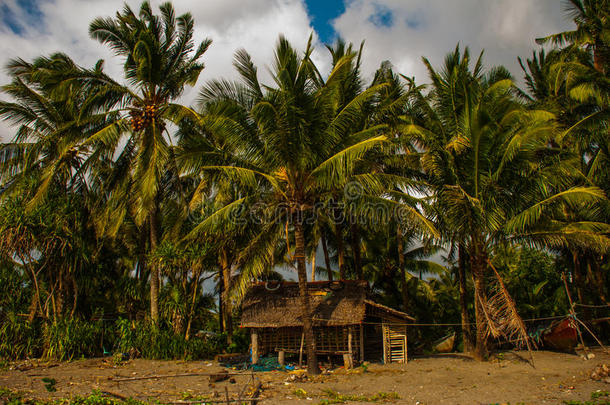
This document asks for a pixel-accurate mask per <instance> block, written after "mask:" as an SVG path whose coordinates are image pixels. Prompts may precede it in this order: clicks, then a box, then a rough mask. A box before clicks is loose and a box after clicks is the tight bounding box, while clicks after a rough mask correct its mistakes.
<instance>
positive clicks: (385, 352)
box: [241, 281, 414, 366]
mask: <svg viewBox="0 0 610 405" xmlns="http://www.w3.org/2000/svg"><path fill="white" fill-rule="evenodd" d="M308 291H309V295H310V297H311V307H312V309H313V318H314V334H315V343H316V353H317V354H320V355H323V354H325V355H343V357H344V360H345V361H346V363H347V365H348V366H349V365H351V364H352V362H353V361H354V360H359V361H364V360H366V361H383V362H384V363H390V362H401V363H406V362H407V323H409V322H412V321H414V319H413V318H412V317H410V316H409V315H407V314H405V313H404V312H400V311H397V310H395V309H392V308H389V307H386V306H384V305H381V304H378V303H376V302H373V301H372V300H370V299H369V289H368V283H367V282H366V281H334V282H329V281H320V282H311V283H308ZM241 327H245V328H250V331H251V337H252V360H253V362H257V361H258V358H259V356H262V355H269V354H274V353H278V356H279V358H280V362H282V361H283V358H284V353H299V354H300V356H302V353H303V350H304V349H303V346H304V342H303V340H304V337H303V321H302V309H301V300H300V297H299V288H298V283H295V282H282V283H278V282H275V283H260V284H257V285H255V286H253V287H252V288H251V289H250V290H249V291H248V292H247V294H246V296H245V297H244V301H243V304H242V317H241Z"/></svg>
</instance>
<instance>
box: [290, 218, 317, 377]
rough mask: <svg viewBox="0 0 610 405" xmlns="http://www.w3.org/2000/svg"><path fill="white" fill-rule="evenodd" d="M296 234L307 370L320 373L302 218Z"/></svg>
mask: <svg viewBox="0 0 610 405" xmlns="http://www.w3.org/2000/svg"><path fill="white" fill-rule="evenodd" d="M294 226H295V228H294V235H295V257H296V259H297V271H298V275H299V295H300V296H301V309H302V311H303V333H304V337H305V347H306V349H307V372H308V373H309V374H319V373H320V369H319V368H318V359H317V357H316V343H315V337H314V333H313V319H312V318H313V314H312V312H311V303H310V300H309V293H308V291H307V268H306V267H305V235H304V232H303V224H302V222H301V218H297V219H296V221H295V224H294Z"/></svg>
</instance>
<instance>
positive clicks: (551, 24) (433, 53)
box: [334, 0, 571, 82]
mask: <svg viewBox="0 0 610 405" xmlns="http://www.w3.org/2000/svg"><path fill="white" fill-rule="evenodd" d="M379 10H390V11H391V12H392V24H391V26H389V27H386V26H379V25H375V24H374V23H373V21H375V15H376V13H378V12H379ZM334 26H335V29H336V30H337V32H338V33H339V34H340V35H341V36H342V37H343V38H345V39H346V40H348V41H351V42H356V43H359V42H360V41H362V40H363V39H365V40H366V45H365V58H364V66H363V68H364V71H365V72H367V73H369V74H371V73H372V72H374V70H375V69H376V68H377V67H378V66H379V63H380V62H381V61H382V60H390V61H391V62H392V63H393V64H394V66H395V67H396V70H398V71H399V72H400V73H403V74H405V75H407V76H415V77H416V79H417V80H418V82H426V81H427V79H428V77H427V72H426V70H425V68H424V66H423V64H422V63H421V57H422V56H426V57H427V58H428V59H429V60H430V61H431V62H432V64H433V65H435V66H438V65H440V64H441V63H442V61H443V58H444V55H446V54H447V53H448V52H450V51H452V50H453V49H454V48H455V46H456V44H457V43H458V42H459V43H460V44H461V45H462V46H469V47H470V49H471V53H472V54H475V55H478V53H479V52H480V51H481V50H482V49H485V56H484V61H486V66H490V65H492V64H493V65H500V64H501V65H504V66H506V67H507V68H509V69H510V70H511V72H512V73H513V74H514V75H515V76H516V77H517V78H518V79H519V78H520V77H521V71H520V68H519V65H518V62H517V57H518V56H521V57H529V56H530V55H531V51H532V50H533V49H535V48H536V47H537V45H536V44H535V42H534V39H535V38H536V37H541V36H545V35H548V34H551V33H555V32H559V31H563V30H566V29H570V27H571V23H569V22H568V21H566V19H565V17H564V13H563V10H562V6H561V2H560V1H558V0H459V1H458V0H374V1H365V0H352V1H348V3H347V7H346V11H345V13H344V14H343V15H341V16H339V17H338V18H337V19H336V20H335V21H334Z"/></svg>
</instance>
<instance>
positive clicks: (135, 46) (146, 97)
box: [69, 1, 211, 322]
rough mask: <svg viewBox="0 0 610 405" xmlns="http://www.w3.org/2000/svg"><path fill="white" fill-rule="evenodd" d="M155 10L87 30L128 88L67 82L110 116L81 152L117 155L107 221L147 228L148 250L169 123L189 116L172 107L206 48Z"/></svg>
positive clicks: (82, 76) (154, 242)
mask: <svg viewBox="0 0 610 405" xmlns="http://www.w3.org/2000/svg"><path fill="white" fill-rule="evenodd" d="M159 10H160V12H161V15H160V16H158V15H155V14H153V11H152V9H151V6H150V3H149V2H147V1H145V2H143V3H142V5H141V6H140V11H139V14H138V15H136V14H135V13H134V11H133V10H132V9H131V8H130V7H129V6H127V5H126V6H125V7H124V8H123V10H122V12H120V13H117V15H116V17H115V18H97V19H95V20H94V21H93V22H92V23H91V25H90V27H89V33H90V35H91V37H92V38H94V39H96V40H98V41H100V42H101V43H103V44H106V45H108V46H110V48H111V49H112V50H113V51H114V53H115V54H116V55H117V56H120V57H122V58H123V59H124V65H123V68H124V73H125V78H126V79H127V82H128V85H122V84H120V83H118V82H116V81H114V80H112V78H110V77H108V76H107V75H105V74H103V73H101V72H93V73H90V72H75V74H73V75H71V77H70V78H69V79H72V80H78V81H81V82H85V83H89V82H90V83H93V84H94V85H95V89H96V90H95V92H94V93H93V94H92V95H91V97H90V98H89V99H88V103H89V104H91V105H100V106H102V107H105V109H106V112H105V114H106V115H111V116H113V117H115V119H114V121H113V123H112V124H111V125H108V126H106V127H105V128H104V129H102V130H100V131H98V132H96V133H95V134H94V135H92V136H91V137H89V139H88V140H87V141H86V142H85V145H87V146H91V147H97V148H100V149H102V150H106V151H108V152H107V153H109V154H110V156H118V157H116V159H115V165H114V173H112V174H110V175H109V176H108V177H107V178H108V179H109V181H108V183H107V184H106V191H107V192H108V193H109V194H110V195H111V199H112V200H114V203H111V204H109V207H112V208H111V209H112V210H115V212H114V213H113V215H112V216H114V217H115V218H117V219H118V220H119V221H120V220H121V218H123V217H124V216H125V215H126V212H127V211H129V212H130V213H131V215H133V218H134V220H135V223H136V225H138V226H145V227H146V228H147V233H148V240H149V241H148V246H149V250H150V251H154V250H155V249H156V248H157V246H158V244H159V239H160V237H161V229H160V227H161V218H159V215H160V206H161V203H162V198H163V193H162V191H161V183H162V180H163V176H164V175H165V174H166V173H167V171H168V170H172V169H173V168H175V163H174V162H173V151H172V138H171V134H170V133H169V129H168V123H170V122H173V123H179V122H180V121H181V120H182V119H183V118H184V117H185V116H195V114H194V113H193V112H192V111H190V110H189V109H187V108H185V107H182V106H181V105H179V104H176V103H174V101H175V100H176V99H178V98H179V97H180V96H181V95H182V93H183V91H184V88H185V86H192V85H194V84H195V83H196V82H197V78H198V77H199V74H200V73H201V71H202V70H203V67H204V66H203V64H202V63H201V62H200V58H201V57H202V56H203V54H204V53H205V52H206V50H207V49H208V47H209V46H210V44H211V41H210V40H209V39H205V40H203V41H201V42H200V43H199V45H198V46H197V48H195V43H194V41H193V26H194V22H193V18H192V16H191V15H190V14H189V13H186V14H183V15H180V16H178V17H176V16H175V12H174V8H173V6H172V5H171V3H163V4H161V5H160V7H159ZM113 108H114V109H113ZM150 267H151V269H150V315H151V318H152V320H153V321H155V322H156V321H157V320H158V318H159V309H158V294H159V270H158V268H157V266H154V265H152V266H150Z"/></svg>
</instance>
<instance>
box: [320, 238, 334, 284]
mask: <svg viewBox="0 0 610 405" xmlns="http://www.w3.org/2000/svg"><path fill="white" fill-rule="evenodd" d="M322 250H323V251H324V263H325V264H326V271H327V272H328V281H333V270H332V269H331V268H330V257H329V256H328V243H327V242H326V235H324V234H323V235H322Z"/></svg>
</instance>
